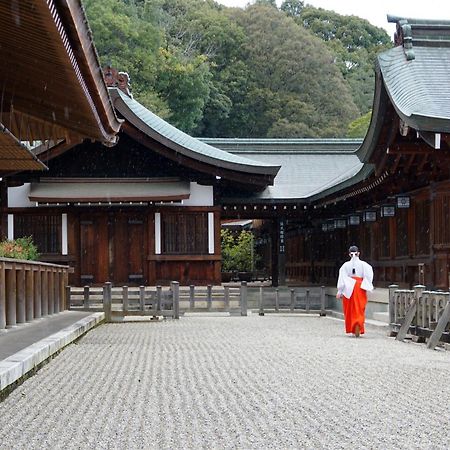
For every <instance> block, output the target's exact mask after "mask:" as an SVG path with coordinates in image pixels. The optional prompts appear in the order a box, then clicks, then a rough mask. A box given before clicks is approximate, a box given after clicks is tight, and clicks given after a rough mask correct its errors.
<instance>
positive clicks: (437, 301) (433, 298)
mask: <svg viewBox="0 0 450 450" xmlns="http://www.w3.org/2000/svg"><path fill="white" fill-rule="evenodd" d="M389 321H390V325H391V329H392V332H393V335H395V336H396V339H397V340H399V341H402V340H404V339H405V338H406V335H407V334H410V335H412V336H413V338H414V340H415V341H416V342H426V343H427V347H428V348H431V349H434V348H435V347H436V345H437V344H438V343H439V342H440V341H442V342H447V343H448V342H450V324H449V321H450V295H449V292H444V291H427V290H426V289H425V286H422V285H418V286H415V287H414V290H406V289H398V286H396V285H391V286H390V287H389Z"/></svg>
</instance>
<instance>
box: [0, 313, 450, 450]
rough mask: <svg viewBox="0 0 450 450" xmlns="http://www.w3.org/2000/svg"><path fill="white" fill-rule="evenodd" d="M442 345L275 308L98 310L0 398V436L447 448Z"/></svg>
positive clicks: (129, 444)
mask: <svg viewBox="0 0 450 450" xmlns="http://www.w3.org/2000/svg"><path fill="white" fill-rule="evenodd" d="M449 380H450V353H449V352H445V351H431V350H427V349H426V348H425V346H424V345H420V344H413V343H400V342H396V341H395V340H393V339H392V338H388V337H387V336H386V329H385V328H384V329H376V328H372V327H370V328H369V329H368V332H367V334H366V335H365V336H364V337H363V338H361V339H356V338H353V337H349V336H346V335H345V334H344V332H343V323H342V321H338V320H333V319H330V318H319V317H299V316H275V315H270V316H269V315H266V316H264V317H258V316H256V315H252V316H249V317H189V318H188V317H185V318H182V319H180V320H179V321H170V320H168V321H165V322H160V323H133V324H131V323H130V324H108V325H103V326H100V327H98V328H96V329H95V330H93V331H91V332H89V333H88V334H87V335H86V336H85V337H83V338H82V339H81V340H80V341H78V342H77V343H76V344H72V345H70V346H69V347H67V348H66V349H65V350H64V351H63V352H62V353H61V354H59V355H58V356H57V357H56V358H55V359H53V360H52V361H50V363H49V364H47V365H46V366H44V367H43V368H42V369H41V370H40V371H39V372H38V373H37V374H36V375H35V376H33V377H31V378H30V379H28V380H27V381H25V382H24V383H23V384H22V385H21V386H19V387H18V388H17V389H16V390H14V391H13V392H12V393H11V394H10V395H9V396H8V397H7V398H6V399H5V400H4V401H3V402H2V403H0V448H1V449H147V448H148V449H152V448H155V449H156V448H157V449H202V448H205V449H206V448H208V449H210V448H212V449H233V448H239V449H266V448H267V449H289V448H298V449H303V448H305V449H316V448H317V449H347V448H348V449H349V448H357V447H360V448H370V449H412V448H417V449H440V448H442V449H444V448H445V449H447V448H449V442H450V427H449V426H448V424H449V419H450V409H449V405H450V402H449V400H450V383H449Z"/></svg>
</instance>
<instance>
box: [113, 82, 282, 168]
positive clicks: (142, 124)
mask: <svg viewBox="0 0 450 450" xmlns="http://www.w3.org/2000/svg"><path fill="white" fill-rule="evenodd" d="M109 89H110V94H111V97H112V99H113V102H114V106H115V107H116V108H117V110H118V111H119V112H120V114H122V115H123V117H124V118H125V119H126V120H128V121H129V122H130V123H132V124H133V125H134V126H136V127H137V128H138V129H140V130H141V131H142V132H144V133H145V134H147V135H148V136H150V137H152V138H153V139H155V140H157V141H158V142H160V143H162V144H163V145H165V146H166V147H168V148H171V149H172V150H175V151H176V152H179V153H180V154H182V155H184V156H188V157H190V158H193V159H196V160H198V161H201V162H205V163H208V164H212V165H214V166H220V167H223V168H226V169H230V170H236V171H239V172H246V173H253V174H263V175H266V174H267V175H272V176H273V175H275V174H276V173H277V172H278V170H279V168H280V166H279V164H278V163H277V162H276V161H274V162H273V163H272V162H271V163H268V162H264V161H260V160H252V159H250V158H248V157H243V156H238V155H235V154H232V153H229V152H227V151H224V150H220V149H218V148H216V147H213V146H211V145H208V144H206V143H205V142H202V141H200V140H199V139H196V138H194V137H192V136H189V135H188V134H186V133H184V132H182V131H181V130H179V129H178V128H176V127H174V126H172V125H170V124H169V123H167V122H166V121H165V120H163V119H161V118H160V117H158V116H157V115H156V114H153V113H152V112H151V111H149V110H148V109H147V108H145V107H144V106H142V105H141V104H140V103H139V102H137V101H136V100H134V99H132V98H131V97H129V96H127V95H126V94H124V93H123V92H122V91H120V90H119V89H117V88H109ZM246 156H247V155H246Z"/></svg>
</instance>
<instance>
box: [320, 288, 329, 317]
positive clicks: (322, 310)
mask: <svg viewBox="0 0 450 450" xmlns="http://www.w3.org/2000/svg"><path fill="white" fill-rule="evenodd" d="M325 300H326V297H325V286H320V316H321V317H324V316H326V315H327V313H326V312H325V308H326V305H325Z"/></svg>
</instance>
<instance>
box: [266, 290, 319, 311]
mask: <svg viewBox="0 0 450 450" xmlns="http://www.w3.org/2000/svg"><path fill="white" fill-rule="evenodd" d="M258 304H259V314H260V315H264V313H265V312H280V311H285V312H291V313H293V312H304V313H318V314H319V315H321V316H325V315H326V306H327V305H326V295H325V286H320V287H310V288H297V289H289V290H288V291H280V290H279V289H275V295H273V294H272V295H267V294H265V292H264V288H263V287H260V288H259V302H258Z"/></svg>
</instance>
